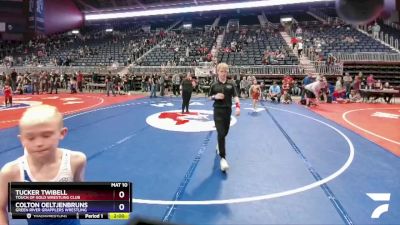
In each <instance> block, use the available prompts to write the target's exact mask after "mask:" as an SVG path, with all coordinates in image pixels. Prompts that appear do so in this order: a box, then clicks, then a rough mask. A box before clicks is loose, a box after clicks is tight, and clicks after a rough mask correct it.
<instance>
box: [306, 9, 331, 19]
mask: <svg viewBox="0 0 400 225" xmlns="http://www.w3.org/2000/svg"><path fill="white" fill-rule="evenodd" d="M309 12H310V13H312V14H314V15H315V16H318V17H319V18H321V19H323V20H325V21H328V19H329V16H328V15H326V14H325V13H323V12H321V11H320V10H318V9H314V8H310V11H309Z"/></svg>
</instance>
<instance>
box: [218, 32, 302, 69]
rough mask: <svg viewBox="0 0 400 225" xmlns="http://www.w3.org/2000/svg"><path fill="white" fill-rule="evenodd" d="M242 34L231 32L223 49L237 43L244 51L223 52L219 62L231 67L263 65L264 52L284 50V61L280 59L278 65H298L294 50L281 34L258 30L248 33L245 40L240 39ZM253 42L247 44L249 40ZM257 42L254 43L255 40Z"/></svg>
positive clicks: (226, 35) (219, 55)
mask: <svg viewBox="0 0 400 225" xmlns="http://www.w3.org/2000/svg"><path fill="white" fill-rule="evenodd" d="M240 37H241V34H240V32H230V33H227V34H225V39H224V42H223V45H222V48H223V49H231V43H232V42H234V41H235V42H237V44H238V46H241V49H242V51H238V52H236V51H233V52H227V51H222V52H220V53H219V54H218V61H221V62H226V63H228V64H229V65H238V66H240V65H262V64H263V57H264V52H265V51H266V50H267V51H277V50H282V51H284V52H286V54H285V55H286V56H285V58H283V59H278V60H277V61H278V62H277V63H276V64H277V65H293V64H298V59H297V57H296V56H295V55H294V54H293V53H292V50H291V49H290V48H289V46H287V44H286V42H285V40H283V38H282V36H281V35H280V34H279V33H269V32H266V31H261V30H260V29H259V28H258V31H257V30H254V29H253V30H249V31H247V33H246V35H245V36H244V38H242V39H241V38H240ZM249 37H250V38H251V40H252V41H251V42H249V43H248V42H247V39H248V38H249ZM253 37H255V40H256V41H254V38H253Z"/></svg>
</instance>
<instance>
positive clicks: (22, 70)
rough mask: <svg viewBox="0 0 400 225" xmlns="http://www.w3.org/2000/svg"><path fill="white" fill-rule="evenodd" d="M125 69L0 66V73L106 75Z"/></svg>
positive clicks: (105, 67) (107, 67) (109, 67)
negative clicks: (80, 73)
mask: <svg viewBox="0 0 400 225" xmlns="http://www.w3.org/2000/svg"><path fill="white" fill-rule="evenodd" d="M123 68H125V67H111V66H39V67H38V66H17V67H11V68H10V67H2V66H0V73H3V72H5V73H6V74H9V73H11V72H12V70H14V69H15V71H16V72H17V73H25V72H29V73H34V72H40V71H54V72H56V73H58V74H64V73H67V74H72V73H76V72H78V71H81V72H82V73H86V74H87V73H93V72H95V73H99V74H101V73H108V71H112V72H114V73H116V72H118V71H120V70H121V69H123Z"/></svg>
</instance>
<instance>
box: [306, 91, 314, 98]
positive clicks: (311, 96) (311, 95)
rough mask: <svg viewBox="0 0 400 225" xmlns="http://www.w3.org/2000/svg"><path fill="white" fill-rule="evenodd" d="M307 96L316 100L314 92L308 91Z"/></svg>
mask: <svg viewBox="0 0 400 225" xmlns="http://www.w3.org/2000/svg"><path fill="white" fill-rule="evenodd" d="M306 96H307V98H315V94H314V92H312V91H310V90H307V89H306Z"/></svg>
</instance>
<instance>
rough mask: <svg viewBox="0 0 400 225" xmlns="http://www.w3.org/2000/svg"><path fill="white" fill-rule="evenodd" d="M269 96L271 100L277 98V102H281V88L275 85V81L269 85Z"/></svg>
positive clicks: (273, 100)
mask: <svg viewBox="0 0 400 225" xmlns="http://www.w3.org/2000/svg"><path fill="white" fill-rule="evenodd" d="M269 97H270V98H271V101H272V102H275V100H277V101H278V103H280V102H281V88H280V87H279V86H278V85H277V83H276V81H274V82H273V83H272V86H270V87H269Z"/></svg>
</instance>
